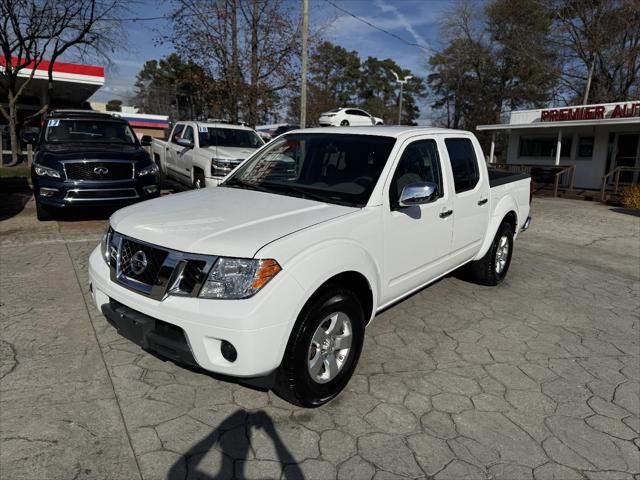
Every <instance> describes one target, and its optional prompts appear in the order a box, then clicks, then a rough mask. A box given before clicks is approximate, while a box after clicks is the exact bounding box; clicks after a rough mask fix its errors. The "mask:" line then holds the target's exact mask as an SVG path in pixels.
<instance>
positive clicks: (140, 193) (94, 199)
mask: <svg viewBox="0 0 640 480" xmlns="http://www.w3.org/2000/svg"><path fill="white" fill-rule="evenodd" d="M32 180H33V190H34V195H35V197H36V199H37V201H38V202H39V203H40V204H42V205H46V206H48V207H54V208H65V209H67V208H74V207H82V206H91V207H95V206H119V205H128V204H131V203H135V202H140V201H142V200H148V199H150V198H155V197H158V196H159V195H160V187H159V185H158V179H157V177H156V176H154V175H145V176H143V177H139V178H136V179H131V180H127V181H122V180H120V181H104V182H103V181H92V182H86V181H73V180H61V179H57V178H50V177H38V176H35V175H33V176H32ZM47 194H49V195H47Z"/></svg>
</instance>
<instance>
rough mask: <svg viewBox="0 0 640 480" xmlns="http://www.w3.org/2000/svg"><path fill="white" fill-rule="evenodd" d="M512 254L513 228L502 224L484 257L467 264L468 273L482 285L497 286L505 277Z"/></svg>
mask: <svg viewBox="0 0 640 480" xmlns="http://www.w3.org/2000/svg"><path fill="white" fill-rule="evenodd" d="M512 253H513V228H511V225H509V224H508V223H503V224H502V225H500V228H498V232H497V233H496V236H495V237H494V239H493V243H492V244H491V247H490V248H489V251H488V252H487V253H486V254H485V256H484V257H483V258H482V259H480V260H478V261H476V262H472V263H471V264H469V269H470V272H471V274H472V275H473V276H474V277H475V279H476V280H477V281H478V282H479V283H481V284H483V285H489V286H494V285H498V284H499V283H500V282H502V281H503V280H504V278H505V277H506V276H507V272H508V271H509V265H511V255H512Z"/></svg>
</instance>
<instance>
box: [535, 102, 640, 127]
mask: <svg viewBox="0 0 640 480" xmlns="http://www.w3.org/2000/svg"><path fill="white" fill-rule="evenodd" d="M627 117H640V103H626V104H622V105H620V104H617V105H589V106H584V107H566V108H550V109H547V110H542V111H541V112H540V121H541V122H565V121H572V120H574V121H575V120H604V119H607V118H627Z"/></svg>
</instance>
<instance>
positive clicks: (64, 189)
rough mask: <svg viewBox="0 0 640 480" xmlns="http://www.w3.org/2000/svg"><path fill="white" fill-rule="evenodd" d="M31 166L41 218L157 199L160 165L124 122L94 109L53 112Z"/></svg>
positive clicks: (30, 136) (29, 138) (33, 140)
mask: <svg viewBox="0 0 640 480" xmlns="http://www.w3.org/2000/svg"><path fill="white" fill-rule="evenodd" d="M23 140H24V141H25V142H26V143H30V144H33V145H36V153H35V156H34V160H33V166H32V167H31V178H32V181H33V189H34V195H35V199H36V209H37V214H38V220H49V219H50V218H51V216H52V214H53V212H56V211H59V209H65V210H67V209H70V208H75V207H86V206H92V207H95V206H120V205H126V204H130V203H134V202H138V201H140V200H145V199H148V198H153V197H157V196H158V195H159V194H160V188H159V186H158V167H157V165H156V164H155V163H153V162H152V161H151V158H150V157H149V154H148V153H147V152H146V151H145V150H144V149H143V148H142V147H143V145H142V144H141V143H140V142H139V141H138V139H137V137H136V135H135V134H134V133H133V130H132V129H131V127H130V126H129V124H128V123H127V121H126V120H123V119H121V118H118V117H115V116H113V115H110V114H107V113H97V112H91V111H64V110H60V111H54V112H51V113H49V114H48V115H47V117H46V118H45V121H44V124H43V126H42V129H41V131H40V134H39V135H38V134H34V133H25V134H24V136H23Z"/></svg>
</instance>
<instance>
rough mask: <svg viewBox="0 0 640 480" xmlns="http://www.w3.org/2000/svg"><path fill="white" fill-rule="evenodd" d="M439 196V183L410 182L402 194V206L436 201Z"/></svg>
mask: <svg viewBox="0 0 640 480" xmlns="http://www.w3.org/2000/svg"><path fill="white" fill-rule="evenodd" d="M437 198H438V185H436V184H435V183H432V182H416V183H410V184H409V185H407V186H405V187H404V188H403V189H402V193H401V194H400V201H399V202H398V203H399V204H400V206H401V207H412V206H414V205H423V204H425V203H431V202H434V201H435V200H436V199H437Z"/></svg>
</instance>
